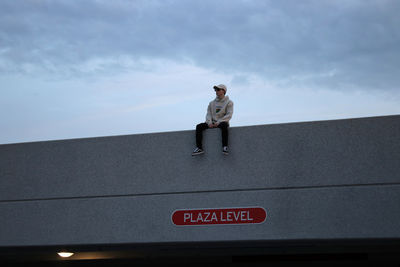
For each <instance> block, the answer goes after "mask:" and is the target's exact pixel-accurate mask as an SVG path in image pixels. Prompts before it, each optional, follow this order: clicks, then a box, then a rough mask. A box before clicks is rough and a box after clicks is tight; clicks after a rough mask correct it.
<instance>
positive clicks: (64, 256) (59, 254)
mask: <svg viewBox="0 0 400 267" xmlns="http://www.w3.org/2000/svg"><path fill="white" fill-rule="evenodd" d="M57 254H58V256H60V257H63V258H68V257H71V256H72V255H74V253H73V252H68V251H61V252H58V253H57Z"/></svg>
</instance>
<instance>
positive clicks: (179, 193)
mask: <svg viewBox="0 0 400 267" xmlns="http://www.w3.org/2000/svg"><path fill="white" fill-rule="evenodd" d="M399 185H400V183H374V184H343V185H316V186H291V187H268V188H244V189H226V190H223V189H221V190H201V191H176V192H164V193H163V192H158V193H137V194H117V195H97V196H76V197H49V198H31V199H10V200H0V204H1V203H13V202H31V201H52V200H74V199H96V198H121V197H142V196H163V195H186V194H204V193H232V192H257V191H278V190H307V189H334V188H351V187H353V188H355V187H377V186H379V187H382V186H399Z"/></svg>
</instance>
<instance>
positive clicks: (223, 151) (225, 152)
mask: <svg viewBox="0 0 400 267" xmlns="http://www.w3.org/2000/svg"><path fill="white" fill-rule="evenodd" d="M222 153H223V154H224V155H228V154H229V151H228V147H227V146H224V147H223V148H222Z"/></svg>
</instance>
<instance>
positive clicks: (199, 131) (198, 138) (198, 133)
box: [196, 122, 208, 149]
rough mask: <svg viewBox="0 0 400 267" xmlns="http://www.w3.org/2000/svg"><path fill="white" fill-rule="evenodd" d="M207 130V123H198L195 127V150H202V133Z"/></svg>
mask: <svg viewBox="0 0 400 267" xmlns="http://www.w3.org/2000/svg"><path fill="white" fill-rule="evenodd" d="M205 129H208V124H207V123H205V122H204V123H199V124H197V126H196V146H197V148H200V149H203V131H204V130H205Z"/></svg>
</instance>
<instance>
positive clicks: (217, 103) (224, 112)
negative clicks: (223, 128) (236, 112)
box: [206, 96, 233, 125]
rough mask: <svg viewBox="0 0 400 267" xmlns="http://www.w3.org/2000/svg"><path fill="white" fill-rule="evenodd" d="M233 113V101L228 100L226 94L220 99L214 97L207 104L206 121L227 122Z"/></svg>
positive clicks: (208, 122) (209, 122)
mask: <svg viewBox="0 0 400 267" xmlns="http://www.w3.org/2000/svg"><path fill="white" fill-rule="evenodd" d="M232 114H233V102H232V101H231V100H229V97H228V96H225V97H224V98H222V99H219V98H218V97H216V98H215V99H214V100H213V101H211V102H210V104H208V108H207V115H206V123H207V124H208V125H210V124H211V123H221V122H223V121H224V122H227V123H229V120H230V119H231V118H232Z"/></svg>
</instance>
